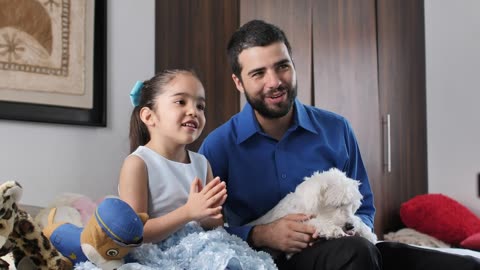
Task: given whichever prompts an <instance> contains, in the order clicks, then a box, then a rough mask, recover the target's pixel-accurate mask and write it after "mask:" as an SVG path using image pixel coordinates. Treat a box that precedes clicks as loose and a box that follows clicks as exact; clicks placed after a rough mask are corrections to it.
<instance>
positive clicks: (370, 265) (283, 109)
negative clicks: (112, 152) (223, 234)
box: [199, 20, 381, 269]
mask: <svg viewBox="0 0 480 270" xmlns="http://www.w3.org/2000/svg"><path fill="white" fill-rule="evenodd" d="M227 53H228V58H229V62H230V65H231V68H232V71H233V74H232V79H233V81H234V83H235V85H236V88H237V89H238V90H239V91H240V92H242V93H244V95H245V97H246V99H247V101H248V103H247V104H246V105H245V107H244V108H243V110H242V111H241V112H240V113H238V114H236V115H235V116H233V117H232V118H231V119H230V120H229V121H228V122H226V123H225V124H223V125H222V126H220V127H219V128H217V129H216V130H214V131H213V132H212V133H211V134H210V135H209V136H208V137H207V138H206V139H205V141H204V143H203V144H202V146H201V148H200V150H199V152H200V153H202V154H204V155H205V156H206V157H207V159H208V160H209V161H210V164H211V167H212V170H213V173H214V175H218V176H220V178H221V179H224V180H225V181H226V183H227V189H228V192H229V193H228V194H229V195H228V198H227V201H226V203H225V206H224V211H225V217H226V222H227V223H228V225H229V226H228V228H227V230H228V231H229V232H230V233H233V234H236V235H238V236H239V237H241V238H243V239H244V240H246V241H248V243H249V244H250V245H252V246H253V247H255V248H262V249H263V248H264V249H273V250H279V251H282V252H284V253H295V255H294V256H293V257H292V258H291V259H289V260H286V259H285V258H284V257H283V256H280V257H277V258H275V260H276V263H277V265H278V266H279V268H280V269H380V267H381V259H380V255H379V251H378V249H377V248H376V247H375V246H374V245H373V244H371V243H370V242H368V241H367V240H365V239H363V238H360V237H357V236H350V237H344V238H340V239H335V240H328V241H326V240H322V239H317V235H316V234H315V229H314V228H313V227H312V226H309V225H307V224H305V223H303V222H302V221H305V220H307V219H308V218H310V217H309V216H307V215H305V213H297V214H292V215H288V216H285V217H283V218H281V219H278V220H277V221H274V222H272V223H270V224H265V225H257V226H253V227H252V226H248V225H245V224H247V223H248V222H250V221H253V220H255V219H256V218H258V217H260V216H261V215H263V214H265V213H266V212H267V211H268V210H270V209H271V208H273V207H274V206H275V205H276V204H277V203H278V202H279V201H280V200H281V199H282V198H283V197H284V196H285V195H286V194H288V193H289V192H292V191H293V190H295V187H296V186H297V185H298V184H299V183H301V182H302V181H303V178H304V177H305V176H310V175H311V174H312V173H313V172H315V171H326V170H328V169H330V168H331V167H336V168H338V169H340V170H342V171H344V172H346V174H347V176H349V177H350V178H353V179H356V180H359V181H360V182H361V185H360V192H361V193H362V195H363V196H364V199H363V204H362V206H361V207H360V209H359V210H358V211H357V213H356V215H358V216H359V217H360V218H361V219H362V220H363V222H364V223H365V224H366V225H368V226H369V227H371V228H373V218H374V213H375V208H374V206H373V195H372V192H371V189H370V184H369V181H368V176H367V173H366V171H365V167H364V165H363V162H362V159H361V156H360V151H359V148H358V145H357V141H356V139H355V135H354V133H353V131H352V129H351V127H350V125H349V123H348V122H347V120H346V119H344V118H343V117H341V116H339V115H336V114H334V113H331V112H327V111H324V110H321V109H318V108H315V107H311V106H306V105H304V104H302V103H300V101H299V100H298V99H296V95H297V81H296V72H295V66H294V63H293V60H292V55H291V48H290V44H289V42H288V40H287V37H286V36H285V34H284V33H283V31H282V30H281V29H279V28H278V27H276V26H274V25H272V24H268V23H266V22H263V21H259V20H254V21H251V22H249V23H247V24H245V25H243V26H242V27H241V28H239V29H238V30H237V31H236V32H235V33H234V34H233V36H232V38H231V40H230V42H229V44H228V48H227Z"/></svg>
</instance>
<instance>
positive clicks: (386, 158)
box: [383, 114, 392, 172]
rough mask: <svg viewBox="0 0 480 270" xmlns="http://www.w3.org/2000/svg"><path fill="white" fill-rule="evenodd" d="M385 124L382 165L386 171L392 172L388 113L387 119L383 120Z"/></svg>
mask: <svg viewBox="0 0 480 270" xmlns="http://www.w3.org/2000/svg"><path fill="white" fill-rule="evenodd" d="M383 123H384V125H385V126H386V139H385V142H386V143H387V145H386V147H385V148H386V153H385V155H384V167H385V170H386V171H387V172H392V142H391V134H390V127H391V123H390V114H387V119H386V120H385V121H384V122H383Z"/></svg>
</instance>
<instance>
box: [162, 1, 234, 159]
mask: <svg viewBox="0 0 480 270" xmlns="http://www.w3.org/2000/svg"><path fill="white" fill-rule="evenodd" d="M155 9H156V16H155V20H156V22H155V25H156V27H155V70H156V71H160V70H162V69H166V68H187V69H190V68H193V69H195V71H196V72H197V74H198V76H199V77H200V80H201V81H202V82H203V86H204V87H205V94H206V97H207V104H206V105H207V106H206V119H207V123H206V126H205V129H204V131H203V134H202V136H201V137H200V138H199V139H198V140H197V141H196V142H194V143H193V144H192V145H191V146H190V147H189V148H190V149H193V150H196V149H198V147H199V146H200V144H201V143H202V141H203V138H205V136H206V135H207V134H208V133H210V131H212V130H213V129H215V128H216V127H218V126H219V125H221V124H222V123H224V122H226V121H227V120H228V119H229V118H230V117H231V116H232V115H233V114H235V113H237V112H238V111H239V103H238V100H239V92H238V91H237V90H236V89H235V85H234V83H233V81H232V79H231V71H230V68H228V62H227V56H226V47H227V43H228V40H229V39H230V36H231V35H232V34H233V32H234V31H235V30H236V29H237V28H238V21H239V10H238V1H237V0H229V1H219V0H201V1H197V0H175V1H170V0H158V1H156V2H155Z"/></svg>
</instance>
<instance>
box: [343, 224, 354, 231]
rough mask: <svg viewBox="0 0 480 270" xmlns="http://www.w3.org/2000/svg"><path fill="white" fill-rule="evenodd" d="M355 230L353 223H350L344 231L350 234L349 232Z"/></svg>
mask: <svg viewBox="0 0 480 270" xmlns="http://www.w3.org/2000/svg"><path fill="white" fill-rule="evenodd" d="M353 228H354V227H353V224H352V223H349V222H347V223H345V226H344V230H345V231H346V232H348V231H350V230H353Z"/></svg>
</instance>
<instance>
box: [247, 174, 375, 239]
mask: <svg viewBox="0 0 480 270" xmlns="http://www.w3.org/2000/svg"><path fill="white" fill-rule="evenodd" d="M359 185H360V182H359V181H356V180H353V179H351V178H348V177H347V176H346V175H345V173H343V172H342V171H340V170H338V169H336V168H332V169H330V170H328V171H325V172H323V173H319V172H315V173H314V174H313V175H312V176H310V177H305V178H304V181H303V182H302V183H301V184H300V185H298V186H297V188H296V189H295V192H292V193H289V194H287V196H285V197H284V198H283V199H282V200H281V201H280V202H279V203H278V204H277V205H276V206H275V207H274V208H273V209H271V210H270V211H269V212H267V213H266V214H265V215H263V216H262V217H260V218H259V219H257V220H255V221H253V222H251V223H249V224H250V225H256V224H266V223H270V222H273V221H275V220H277V219H279V218H282V217H284V216H286V215H288V214H295V213H303V214H307V215H313V216H314V217H313V218H312V219H310V220H308V221H307V223H308V224H311V225H313V226H314V227H315V228H316V230H317V233H318V235H319V237H322V238H326V239H333V238H339V237H344V236H349V235H358V236H361V237H364V238H366V239H367V240H369V241H370V242H372V243H375V242H376V241H377V237H376V235H375V234H374V233H373V232H372V230H371V229H370V227H368V226H367V225H366V224H365V223H363V221H362V220H361V219H360V218H359V217H358V216H356V215H355V212H356V211H357V210H358V208H359V207H360V205H361V200H362V198H363V196H362V194H361V193H360V191H359V189H358V187H359Z"/></svg>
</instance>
